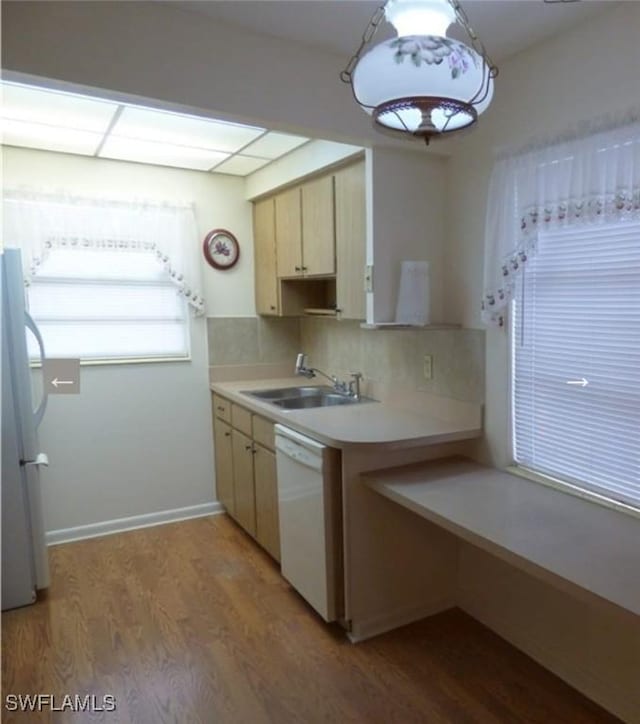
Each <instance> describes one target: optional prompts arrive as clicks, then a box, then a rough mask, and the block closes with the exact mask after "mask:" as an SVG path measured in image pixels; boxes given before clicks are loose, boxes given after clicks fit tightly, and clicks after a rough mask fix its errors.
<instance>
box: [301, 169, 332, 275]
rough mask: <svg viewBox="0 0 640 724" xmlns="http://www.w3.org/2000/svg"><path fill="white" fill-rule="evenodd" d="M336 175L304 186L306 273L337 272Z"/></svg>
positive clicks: (303, 247) (322, 273)
mask: <svg viewBox="0 0 640 724" xmlns="http://www.w3.org/2000/svg"><path fill="white" fill-rule="evenodd" d="M335 247H336V235H335V218H334V200H333V176H323V177H322V178H319V179H315V180H314V181H309V182H308V183H306V184H304V185H303V186H302V270H303V272H304V275H305V276H318V275H329V274H335V272H336V259H335V254H336V248H335Z"/></svg>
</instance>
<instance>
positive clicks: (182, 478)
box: [3, 147, 253, 531]
mask: <svg viewBox="0 0 640 724" xmlns="http://www.w3.org/2000/svg"><path fill="white" fill-rule="evenodd" d="M3 165H4V179H3V183H4V186H5V188H9V187H17V186H29V187H32V188H33V187H36V188H38V189H42V190H62V191H67V192H71V193H75V194H78V195H90V196H102V197H107V198H127V199H131V198H147V199H157V200H167V201H174V202H175V201H185V202H194V203H195V213H196V220H197V225H198V232H199V235H200V237H202V236H203V235H204V233H205V231H206V230H208V229H210V228H212V227H213V226H227V227H228V228H229V229H231V230H233V231H234V232H236V233H237V234H238V237H239V239H240V242H241V244H242V243H243V242H244V243H243V251H245V247H246V253H245V254H244V256H243V257H242V258H241V262H240V264H239V265H238V266H240V269H239V271H238V273H237V274H235V276H234V274H233V272H229V273H228V274H229V276H225V273H222V272H218V273H217V274H216V272H215V271H214V270H207V271H206V278H205V281H206V282H207V283H206V287H205V291H206V293H207V295H208V299H207V302H208V305H209V310H210V311H209V313H211V311H212V310H213V311H214V312H223V313H229V311H230V310H231V309H233V310H234V312H235V313H237V314H242V313H247V314H252V313H253V264H252V254H251V249H252V243H251V238H250V232H249V230H250V205H249V204H248V203H247V202H246V201H245V200H244V193H243V181H242V180H241V179H234V178H231V177H226V176H225V177H223V176H217V177H216V176H213V175H211V174H204V173H199V172H195V171H183V170H178V169H169V168H163V167H159V166H147V165H143V164H133V163H123V162H119V161H108V160H102V159H94V158H88V157H81V156H70V155H66V154H58V153H47V152H42V151H32V150H27V149H16V148H8V147H7V148H4V149H3ZM193 253H194V254H198V255H200V250H199V248H197V247H196V248H194V250H193ZM241 264H242V265H243V266H241ZM191 354H192V359H191V361H190V362H179V363H156V364H137V365H126V364H125V365H104V366H103V365H101V366H91V367H83V368H82V372H81V377H82V392H81V394H80V395H79V396H78V397H75V396H72V397H69V396H66V395H65V396H52V397H51V398H50V401H49V408H48V411H47V415H46V416H45V419H44V422H43V424H42V427H41V430H40V438H41V445H42V449H43V450H45V451H47V452H48V453H49V456H50V459H51V466H50V468H49V469H48V470H47V471H46V472H45V474H44V476H43V479H44V486H43V489H44V499H45V515H46V527H47V530H48V531H53V530H60V529H67V528H75V527H77V526H84V525H91V524H96V523H102V522H105V521H110V520H114V519H118V518H126V517H130V516H137V515H145V514H149V513H154V512H159V511H165V510H173V509H177V508H184V507H188V506H197V505H203V504H207V503H212V502H213V500H214V482H213V460H212V445H211V414H210V407H209V396H208V394H207V391H208V360H207V341H206V323H205V320H204V319H203V318H200V319H194V318H193V317H191Z"/></svg>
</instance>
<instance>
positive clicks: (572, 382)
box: [567, 377, 589, 387]
mask: <svg viewBox="0 0 640 724" xmlns="http://www.w3.org/2000/svg"><path fill="white" fill-rule="evenodd" d="M567 384H568V385H580V387H586V386H587V385H588V384H589V380H585V378H584V377H583V378H582V379H581V380H567Z"/></svg>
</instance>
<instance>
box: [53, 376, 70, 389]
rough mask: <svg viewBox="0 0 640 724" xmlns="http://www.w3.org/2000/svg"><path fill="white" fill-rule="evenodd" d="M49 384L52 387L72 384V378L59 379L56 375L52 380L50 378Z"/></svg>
mask: <svg viewBox="0 0 640 724" xmlns="http://www.w3.org/2000/svg"><path fill="white" fill-rule="evenodd" d="M51 384H52V385H53V386H54V387H56V388H57V387H58V386H59V385H72V384H73V380H59V379H58V378H57V377H56V378H54V379H53V380H51Z"/></svg>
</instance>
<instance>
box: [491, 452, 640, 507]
mask: <svg viewBox="0 0 640 724" xmlns="http://www.w3.org/2000/svg"><path fill="white" fill-rule="evenodd" d="M505 470H506V471H507V472H509V473H512V474H513V475H518V476H519V477H521V478H526V479H527V480H531V481H532V482H534V483H540V484H541V485H546V486H547V487H548V488H553V489H554V490H559V491H560V492H562V493H566V494H567V495H573V496H574V497H576V498H582V499H583V500H589V501H590V502H592V503H596V504H598V505H601V506H603V507H604V508H611V509H612V510H617V511H619V512H620V513H626V514H627V515H630V516H632V517H633V518H639V519H640V508H636V507H634V506H633V505H630V504H629V503H623V502H622V501H620V500H613V499H612V498H607V497H606V496H605V495H599V494H598V493H595V492H593V491H592V490H587V489H586V488H580V487H579V486H577V485H574V484H572V483H567V482H565V481H564V480H558V479H557V478H552V477H550V476H548V475H543V474H542V473H538V472H536V471H534V470H530V469H529V468H525V467H523V466H521V465H509V466H508V467H506V468H505Z"/></svg>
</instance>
